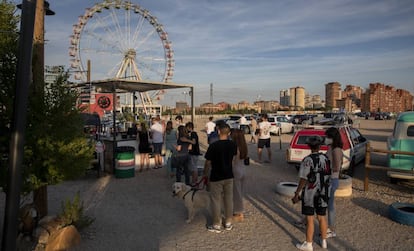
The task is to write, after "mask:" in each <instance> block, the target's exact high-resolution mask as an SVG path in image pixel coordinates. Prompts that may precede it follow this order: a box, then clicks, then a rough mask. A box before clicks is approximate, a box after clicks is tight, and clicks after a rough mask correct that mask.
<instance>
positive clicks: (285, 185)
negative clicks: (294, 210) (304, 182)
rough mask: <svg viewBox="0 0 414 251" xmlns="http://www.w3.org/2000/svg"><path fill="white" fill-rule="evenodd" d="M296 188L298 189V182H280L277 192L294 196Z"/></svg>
mask: <svg viewBox="0 0 414 251" xmlns="http://www.w3.org/2000/svg"><path fill="white" fill-rule="evenodd" d="M296 189H298V183H296V182H279V183H278V184H277V186H276V192H277V193H278V194H280V195H284V196H290V197H293V196H294V195H295V192H296Z"/></svg>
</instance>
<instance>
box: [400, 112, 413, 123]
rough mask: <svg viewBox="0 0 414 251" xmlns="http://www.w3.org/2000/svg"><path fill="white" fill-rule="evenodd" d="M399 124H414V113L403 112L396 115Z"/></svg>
mask: <svg viewBox="0 0 414 251" xmlns="http://www.w3.org/2000/svg"><path fill="white" fill-rule="evenodd" d="M397 121H399V122H414V112H403V113H400V115H398V118H397Z"/></svg>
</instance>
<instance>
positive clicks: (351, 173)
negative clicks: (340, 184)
mask: <svg viewBox="0 0 414 251" xmlns="http://www.w3.org/2000/svg"><path fill="white" fill-rule="evenodd" d="M354 172H355V159H354V158H352V160H351V163H349V167H348V170H346V171H345V173H346V174H348V175H349V176H351V177H353V176H354Z"/></svg>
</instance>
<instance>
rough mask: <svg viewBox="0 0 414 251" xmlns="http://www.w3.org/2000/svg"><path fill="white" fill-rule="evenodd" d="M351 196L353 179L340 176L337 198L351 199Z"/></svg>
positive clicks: (347, 176) (336, 192)
mask: <svg viewBox="0 0 414 251" xmlns="http://www.w3.org/2000/svg"><path fill="white" fill-rule="evenodd" d="M351 195H352V177H351V176H349V175H340V176H339V185H338V189H336V191H335V197H349V196H351Z"/></svg>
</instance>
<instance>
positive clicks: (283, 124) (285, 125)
mask: <svg viewBox="0 0 414 251" xmlns="http://www.w3.org/2000/svg"><path fill="white" fill-rule="evenodd" d="M275 120H276V123H278V125H279V127H280V130H281V133H293V132H294V131H295V127H294V125H293V124H292V122H291V121H289V119H288V118H287V117H286V116H275Z"/></svg>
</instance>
